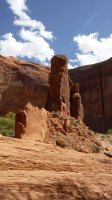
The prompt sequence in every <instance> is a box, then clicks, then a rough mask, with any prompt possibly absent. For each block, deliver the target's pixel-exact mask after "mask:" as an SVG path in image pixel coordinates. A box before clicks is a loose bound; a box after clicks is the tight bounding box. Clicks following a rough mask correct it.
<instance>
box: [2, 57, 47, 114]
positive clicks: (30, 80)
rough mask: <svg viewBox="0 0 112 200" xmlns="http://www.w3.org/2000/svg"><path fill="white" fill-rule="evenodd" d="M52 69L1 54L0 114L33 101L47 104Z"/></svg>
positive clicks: (36, 103) (40, 104)
mask: <svg viewBox="0 0 112 200" xmlns="http://www.w3.org/2000/svg"><path fill="white" fill-rule="evenodd" d="M49 72H50V69H49V68H47V67H44V66H41V65H38V64H35V63H31V62H26V61H23V60H20V59H16V58H14V57H2V56H0V115H1V114H6V113H7V112H9V111H13V112H17V110H18V109H19V108H24V106H25V105H26V104H27V103H28V102H31V103H32V104H33V105H34V106H37V107H39V108H42V107H45V106H46V101H47V96H48V92H49V86H48V77H49Z"/></svg>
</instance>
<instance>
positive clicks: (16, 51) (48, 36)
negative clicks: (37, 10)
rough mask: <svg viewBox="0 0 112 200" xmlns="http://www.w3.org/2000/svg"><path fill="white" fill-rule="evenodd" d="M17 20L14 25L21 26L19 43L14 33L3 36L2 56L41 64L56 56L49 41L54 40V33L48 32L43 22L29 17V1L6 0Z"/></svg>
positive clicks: (0, 50)
mask: <svg viewBox="0 0 112 200" xmlns="http://www.w3.org/2000/svg"><path fill="white" fill-rule="evenodd" d="M6 2H7V3H8V4H9V7H10V9H11V10H12V12H13V14H14V16H15V18H14V25H16V26H20V31H19V37H20V41H17V40H16V38H15V37H14V35H13V34H12V33H7V34H5V35H3V36H2V37H1V39H0V54H2V55H12V56H17V57H22V58H23V57H27V58H29V59H31V58H34V59H37V60H39V61H40V62H47V61H49V60H50V59H51V57H52V56H53V55H54V51H53V49H51V48H50V45H49V43H48V41H47V40H49V41H52V40H53V39H54V36H53V33H52V32H50V31H46V28H45V26H44V25H43V23H42V22H40V21H37V20H32V19H31V18H30V16H28V14H27V12H28V11H29V10H28V7H27V6H26V2H27V0H19V1H15V0H6Z"/></svg>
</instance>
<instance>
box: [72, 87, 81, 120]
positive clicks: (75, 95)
mask: <svg viewBox="0 0 112 200" xmlns="http://www.w3.org/2000/svg"><path fill="white" fill-rule="evenodd" d="M70 96H71V97H70V104H71V116H72V117H75V119H78V120H82V121H83V119H84V108H83V105H82V100H81V95H80V93H79V85H78V83H75V84H74V85H73V87H72V89H71V95H70Z"/></svg>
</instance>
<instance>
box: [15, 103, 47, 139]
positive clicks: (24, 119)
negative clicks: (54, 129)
mask: <svg viewBox="0 0 112 200" xmlns="http://www.w3.org/2000/svg"><path fill="white" fill-rule="evenodd" d="M46 133H47V111H46V110H45V109H44V108H42V109H39V108H37V107H33V106H32V105H31V104H30V103H29V104H27V105H26V107H25V108H24V109H23V110H19V111H18V112H17V113H16V122H15V137H16V138H23V139H35V140H38V141H44V139H45V134H46Z"/></svg>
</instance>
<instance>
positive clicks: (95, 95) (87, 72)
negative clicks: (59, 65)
mask: <svg viewBox="0 0 112 200" xmlns="http://www.w3.org/2000/svg"><path fill="white" fill-rule="evenodd" d="M69 75H70V78H71V79H72V81H73V82H78V83H79V85H80V93H81V96H82V102H83V106H84V113H85V118H84V122H85V123H86V124H87V125H88V126H89V127H90V128H91V129H93V130H95V131H99V132H105V131H106V130H108V129H109V128H112V58H110V59H108V60H106V61H104V62H100V63H97V64H93V65H87V66H83V67H79V68H75V69H71V70H69Z"/></svg>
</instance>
